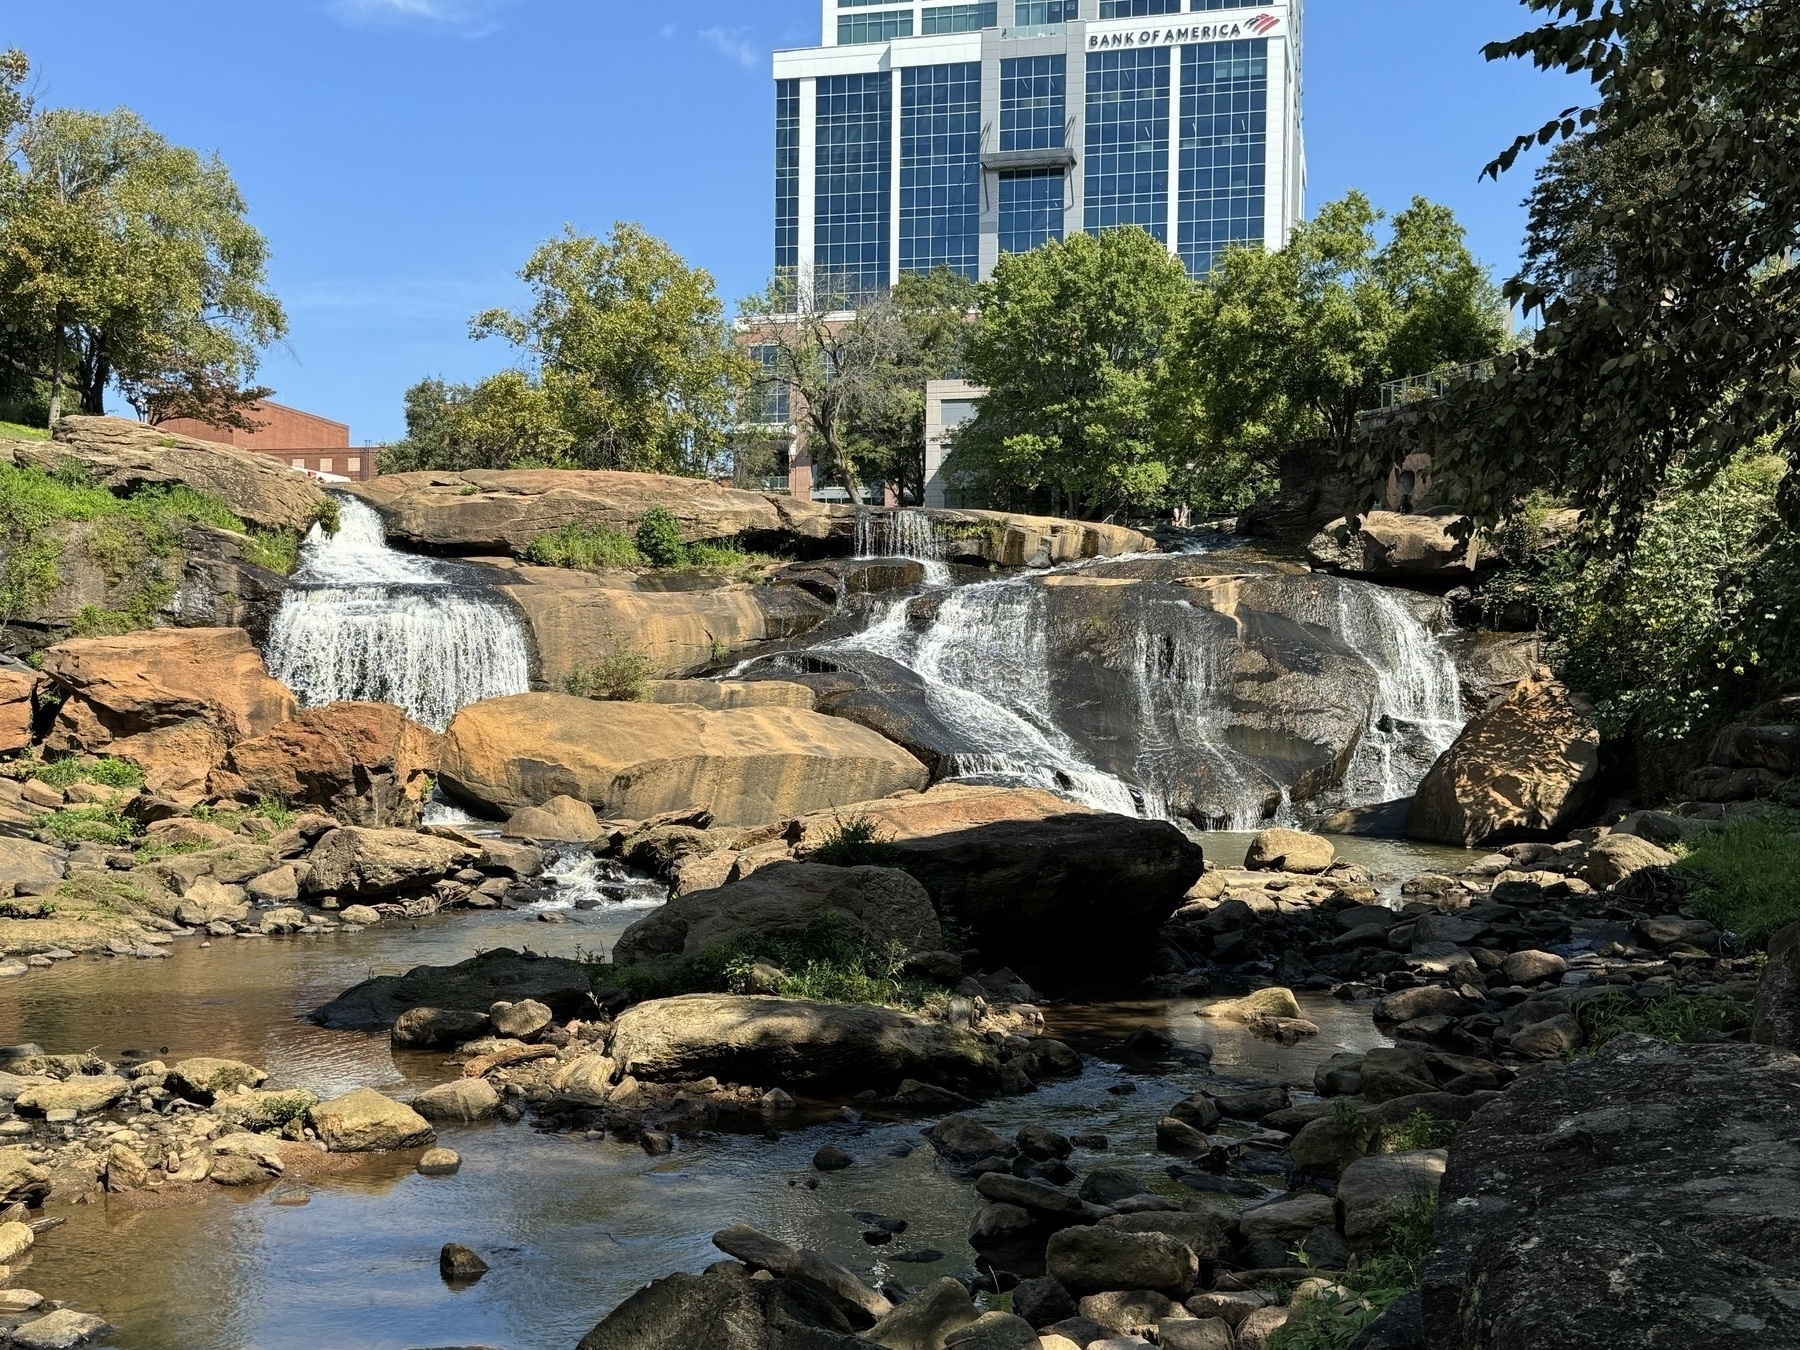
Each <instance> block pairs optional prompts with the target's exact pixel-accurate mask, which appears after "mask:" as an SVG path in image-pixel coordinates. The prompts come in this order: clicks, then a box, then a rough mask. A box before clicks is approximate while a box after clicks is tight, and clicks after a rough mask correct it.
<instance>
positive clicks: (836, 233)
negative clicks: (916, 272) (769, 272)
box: [813, 70, 894, 292]
mask: <svg viewBox="0 0 1800 1350" xmlns="http://www.w3.org/2000/svg"><path fill="white" fill-rule="evenodd" d="M817 98H818V110H817V113H818V116H817V124H818V148H817V150H816V152H815V154H816V159H817V163H816V166H815V172H814V180H813V181H814V193H815V206H816V211H815V216H814V219H815V221H816V224H815V229H814V241H813V266H814V267H816V268H817V269H819V271H820V272H822V273H823V274H825V275H826V276H828V277H831V278H834V279H836V278H842V279H843V280H844V281H845V282H846V283H847V284H848V285H850V286H852V287H854V288H856V289H859V290H863V291H867V292H874V291H878V290H881V289H883V288H885V287H886V286H887V284H888V263H889V260H890V258H891V256H892V254H891V248H892V238H891V231H890V229H889V225H888V215H889V207H890V203H891V200H892V192H891V188H892V173H893V155H892V151H891V149H890V146H891V144H892V141H893V126H894V84H893V77H892V76H891V75H890V74H889V72H887V71H885V70H884V71H878V72H875V73H872V74H868V75H829V76H821V77H820V78H819V80H818V86H817Z"/></svg>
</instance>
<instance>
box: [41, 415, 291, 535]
mask: <svg viewBox="0 0 1800 1350" xmlns="http://www.w3.org/2000/svg"><path fill="white" fill-rule="evenodd" d="M7 448H8V449H9V450H10V451H11V452H12V456H13V460H14V462H16V463H21V464H34V465H37V466H38V467H40V468H43V469H46V470H55V469H56V468H58V467H59V466H60V465H62V464H64V463H66V462H68V461H69V460H71V459H73V460H75V461H76V462H77V463H79V464H80V465H81V467H82V468H83V469H85V470H86V471H87V473H88V474H89V475H90V476H91V477H92V478H93V479H94V481H96V482H97V483H99V484H100V485H102V486H103V487H107V488H110V489H112V490H113V491H114V492H130V491H131V490H133V489H134V488H139V487H145V486H152V485H156V486H161V485H174V484H185V485H186V486H188V487H192V488H199V489H200V490H201V491H203V492H210V493H213V494H214V495H215V496H217V497H220V498H222V499H223V500H224V502H225V504H226V505H227V506H229V507H230V508H231V510H232V514H234V515H236V516H238V517H240V518H241V519H243V520H245V521H248V522H249V523H250V524H252V525H260V526H263V527H265V528H268V529H280V530H304V529H307V528H309V527H310V526H311V525H312V523H313V522H314V521H315V520H316V519H318V515H319V511H320V509H321V507H322V506H323V505H324V502H325V494H324V493H323V492H321V491H320V490H319V487H318V484H316V483H314V482H313V481H312V479H310V478H308V477H307V476H306V475H305V474H304V473H301V472H300V471H299V470H297V469H292V468H289V467H288V466H287V465H286V464H285V463H283V462H282V461H281V460H279V459H276V458H275V457H274V456H272V455H259V454H256V453H254V452H253V451H249V450H239V449H235V448H234V447H232V446H229V445H219V444H215V443H214V442H212V441H198V440H193V439H191V438H189V437H186V436H173V435H170V434H169V433H167V432H164V431H161V430H159V429H157V428H156V427H152V426H145V425H144V424H142V423H139V422H128V421H125V420H124V419H123V418H117V417H65V418H63V419H62V421H60V422H58V423H57V425H56V439H55V440H54V441H12V442H8V445H7Z"/></svg>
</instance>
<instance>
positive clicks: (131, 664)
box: [43, 628, 299, 802]
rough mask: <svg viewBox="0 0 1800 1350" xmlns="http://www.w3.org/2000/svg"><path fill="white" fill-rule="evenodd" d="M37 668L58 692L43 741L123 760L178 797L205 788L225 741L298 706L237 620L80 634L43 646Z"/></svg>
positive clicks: (258, 731) (195, 795)
mask: <svg viewBox="0 0 1800 1350" xmlns="http://www.w3.org/2000/svg"><path fill="white" fill-rule="evenodd" d="M43 668H44V675H45V677H46V678H47V679H48V680H49V681H50V683H51V685H52V687H53V688H54V689H55V690H56V692H58V693H60V694H63V695H66V699H65V701H64V703H63V705H62V709H61V711H60V712H59V713H58V714H57V716H56V723H55V726H54V727H53V728H52V730H51V733H50V735H49V737H48V738H47V740H46V742H45V744H46V746H47V748H49V749H50V750H51V751H53V752H74V753H84V754H95V755H111V756H113V757H115V758H119V759H126V760H130V761H132V762H133V763H135V764H137V765H138V766H139V767H141V768H142V769H143V770H144V777H145V781H146V785H147V786H148V787H149V789H150V790H151V791H152V792H156V793H161V794H164V795H166V796H169V797H173V798H175V799H177V800H179V801H189V802H191V801H196V800H198V799H199V798H200V797H202V796H204V795H205V793H206V783H207V776H208V774H209V773H210V772H211V771H212V770H213V769H214V768H216V767H218V766H219V765H220V764H221V763H223V761H224V760H225V757H226V754H227V752H229V751H230V749H231V748H232V747H233V746H235V745H237V744H239V743H240V742H243V741H248V740H253V739H255V738H256V737H259V736H264V735H267V734H268V733H269V732H271V731H273V730H274V729H275V728H276V727H277V726H279V725H281V724H282V723H283V722H287V721H290V720H291V719H292V718H293V717H295V715H296V714H297V713H298V712H299V705H298V704H297V703H296V702H295V700H294V696H293V694H292V693H290V692H289V691H288V689H287V687H286V686H285V685H282V684H280V683H279V682H278V681H276V680H273V679H271V678H270V677H269V673H268V671H267V670H265V669H264V668H263V663H262V657H261V656H260V655H258V653H257V651H256V648H255V647H254V646H252V645H251V642H250V635H249V634H248V633H246V632H244V631H243V630H242V629H238V628H222V629H213V628H175V629H154V630H151V631H148V632H141V633H130V634H127V635H126V636H124V637H108V638H81V639H77V640H75V641H72V642H65V643H62V644H61V645H59V646H56V647H52V648H50V649H49V650H48V651H47V652H45V653H44V667H43Z"/></svg>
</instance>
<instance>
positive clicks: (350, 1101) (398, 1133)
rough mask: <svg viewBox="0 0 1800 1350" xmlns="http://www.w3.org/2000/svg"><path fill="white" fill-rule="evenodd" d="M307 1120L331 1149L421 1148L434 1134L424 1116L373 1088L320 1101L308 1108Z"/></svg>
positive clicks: (364, 1150) (336, 1151) (380, 1149)
mask: <svg viewBox="0 0 1800 1350" xmlns="http://www.w3.org/2000/svg"><path fill="white" fill-rule="evenodd" d="M306 1123H307V1124H309V1125H311V1126H312V1127H313V1129H314V1130H316V1131H317V1132H318V1135H319V1140H320V1142H321V1143H323V1144H324V1145H325V1147H326V1149H327V1151H329V1152H331V1153H373V1152H377V1151H385V1150H389V1149H398V1148H422V1147H424V1146H425V1145H426V1144H429V1143H431V1141H432V1140H433V1139H435V1138H436V1137H437V1136H436V1135H435V1134H434V1133H433V1132H432V1129H431V1122H430V1121H428V1120H426V1119H425V1117H424V1116H421V1115H420V1114H419V1113H418V1112H417V1111H414V1110H413V1109H412V1107H410V1106H403V1105H402V1104H401V1103H399V1102H397V1101H394V1100H392V1099H391V1098H388V1097H384V1096H382V1095H381V1094H380V1093H379V1092H377V1091H375V1090H374V1089H373V1088H358V1089H356V1091H354V1092H347V1093H345V1094H344V1095H343V1096H341V1097H334V1098H333V1099H332V1100H331V1101H328V1102H321V1103H319V1104H318V1105H317V1106H314V1107H312V1108H311V1109H310V1110H308V1111H307V1113H306Z"/></svg>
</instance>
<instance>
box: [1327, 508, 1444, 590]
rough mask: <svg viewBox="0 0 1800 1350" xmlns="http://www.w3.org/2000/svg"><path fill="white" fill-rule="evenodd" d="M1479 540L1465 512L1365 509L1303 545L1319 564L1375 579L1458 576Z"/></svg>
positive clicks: (1338, 522) (1330, 526)
mask: <svg viewBox="0 0 1800 1350" xmlns="http://www.w3.org/2000/svg"><path fill="white" fill-rule="evenodd" d="M1478 549H1479V542H1478V540H1477V537H1476V532H1475V530H1474V528H1473V527H1472V526H1471V525H1470V523H1469V520H1468V517H1466V516H1457V515H1417V516H1415V515H1403V514H1401V513H1400V512H1398V511H1369V512H1366V513H1365V514H1363V515H1361V516H1358V517H1357V518H1356V521H1355V523H1354V526H1353V525H1352V523H1351V521H1349V520H1348V519H1347V518H1344V517H1341V516H1340V517H1339V518H1338V519H1337V520H1334V521H1332V522H1331V523H1330V524H1329V525H1327V526H1326V527H1325V528H1324V530H1323V531H1321V532H1320V533H1319V534H1318V535H1316V536H1315V537H1314V538H1313V541H1312V542H1311V543H1310V544H1308V545H1307V547H1306V552H1307V556H1308V557H1309V558H1310V559H1311V560H1312V561H1313V562H1314V563H1315V564H1317V565H1318V566H1320V567H1329V568H1331V569H1332V570H1334V571H1338V572H1343V573H1345V574H1346V575H1348V576H1358V577H1372V578H1375V579H1377V580H1395V579H1402V578H1404V579H1408V580H1412V579H1418V578H1427V577H1432V578H1435V577H1440V576H1449V577H1463V578H1466V577H1467V576H1468V575H1469V574H1470V573H1471V572H1473V571H1474V570H1475V561H1476V557H1477V552H1478Z"/></svg>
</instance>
